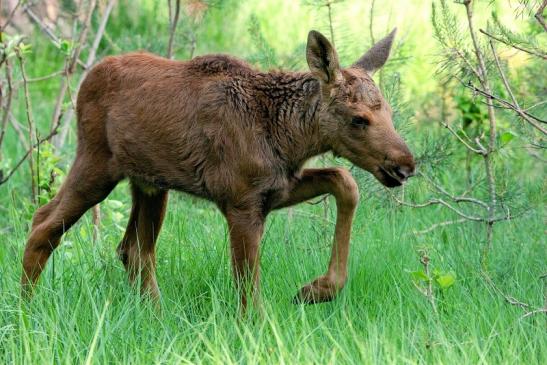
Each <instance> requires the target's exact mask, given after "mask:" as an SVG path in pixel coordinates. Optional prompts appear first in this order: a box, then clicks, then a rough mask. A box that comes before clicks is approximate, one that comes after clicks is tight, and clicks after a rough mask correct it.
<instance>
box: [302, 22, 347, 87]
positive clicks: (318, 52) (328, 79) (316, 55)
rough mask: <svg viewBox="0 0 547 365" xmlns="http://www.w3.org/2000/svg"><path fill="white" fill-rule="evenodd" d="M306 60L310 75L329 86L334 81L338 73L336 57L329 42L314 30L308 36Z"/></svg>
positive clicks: (338, 67)
mask: <svg viewBox="0 0 547 365" xmlns="http://www.w3.org/2000/svg"><path fill="white" fill-rule="evenodd" d="M306 60H307V61H308V66H309V67H310V70H311V72H312V74H313V75H314V76H315V77H317V78H319V79H320V80H321V81H322V82H324V83H326V84H331V83H334V81H336V78H337V77H338V74H339V73H340V64H339V62H338V55H337V54H336V51H335V50H334V47H333V46H332V45H331V44H330V42H329V40H328V39H327V38H326V37H325V36H324V35H323V34H321V33H319V32H317V31H315V30H312V31H310V33H309V34H308V44H307V46H306Z"/></svg>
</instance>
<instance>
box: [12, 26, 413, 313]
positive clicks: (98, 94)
mask: <svg viewBox="0 0 547 365" xmlns="http://www.w3.org/2000/svg"><path fill="white" fill-rule="evenodd" d="M394 35H395V30H393V32H391V34H389V35H388V36H387V37H386V38H384V39H382V40H381V41H379V42H378V43H377V44H375V45H374V46H373V47H372V48H371V49H370V50H369V51H368V52H366V53H365V54H364V55H363V56H362V57H361V58H360V59H359V60H358V61H357V62H355V63H354V64H353V65H352V66H350V67H348V68H341V67H340V64H339V63H338V56H337V54H336V51H335V50H334V48H333V47H332V45H331V44H330V43H329V41H328V40H327V39H326V38H325V37H324V36H323V35H322V34H320V33H318V32H316V31H311V32H310V33H309V35H308V43H307V49H306V58H307V62H308V65H309V68H310V71H311V72H301V73H294V72H279V71H276V72H267V73H265V72H260V71H257V70H255V69H253V68H252V67H251V66H249V65H248V64H246V63H245V62H243V61H241V60H238V59H236V58H232V57H229V56H225V55H208V56H202V57H196V58H194V59H192V60H190V61H185V62H179V61H172V60H168V59H164V58H161V57H157V56H154V55H150V54H145V53H133V54H127V55H123V56H116V57H107V58H105V59H104V60H103V61H102V62H101V63H99V64H98V65H97V66H95V67H94V68H93V69H92V70H91V72H90V73H89V75H88V76H87V77H86V79H85V80H84V82H83V83H82V86H81V89H80V91H79V93H78V101H77V118H78V149H77V153H76V158H75V161H74V164H73V166H72V168H71V169H70V172H69V174H68V176H67V178H66V180H65V182H64V184H63V186H62V187H61V189H60V190H59V193H58V194H57V196H55V198H54V199H53V200H51V202H49V203H48V204H47V205H45V206H43V207H41V208H39V209H38V210H37V212H36V214H35V216H34V219H33V222H32V231H31V233H30V236H29V239H28V243H27V245H26V248H25V252H24V257H23V273H22V278H21V282H22V291H23V294H24V295H26V296H29V295H30V294H31V292H32V288H33V286H34V284H35V283H36V281H37V279H38V277H39V276H40V273H41V271H42V269H43V268H44V266H45V264H46V261H47V260H48V257H49V256H50V255H51V253H52V251H53V250H54V249H55V248H56V247H57V246H58V245H59V242H60V238H61V235H62V234H63V233H64V232H66V231H67V230H68V229H69V228H70V227H71V226H72V225H73V224H74V223H75V222H76V221H77V220H78V219H79V218H80V217H81V215H82V214H83V213H84V212H86V211H87V210H88V209H89V208H90V207H92V206H94V205H95V204H98V203H99V202H101V201H102V200H103V199H105V198H106V197H107V196H108V194H109V193H110V192H111V191H112V189H113V188H114V187H115V186H116V184H117V183H118V182H119V181H120V180H122V179H124V178H127V179H129V180H130V182H131V190H132V194H133V207H132V210H131V214H130V217H129V223H128V224H127V230H126V232H125V235H124V237H123V239H122V241H121V243H120V244H119V246H118V249H117V251H118V253H119V256H120V258H121V260H122V261H123V264H124V266H125V268H126V270H127V272H128V274H129V278H130V281H132V282H133V281H135V279H136V278H137V276H138V275H140V276H141V283H142V288H141V290H142V292H143V293H144V294H146V295H149V296H151V297H152V298H158V297H159V290H158V285H157V283H156V277H155V266H156V262H155V244H156V240H157V237H158V234H159V232H160V229H161V225H162V221H163V218H164V215H165V208H166V205H167V193H168V190H170V189H174V190H179V191H183V192H186V193H189V194H192V195H195V196H198V197H200V198H204V199H207V200H210V201H212V202H214V203H215V204H216V205H217V206H218V208H219V209H220V211H221V212H222V213H223V214H224V216H225V217H226V220H227V222H228V227H229V234H230V243H231V255H232V264H233V272H234V276H235V281H236V285H237V287H238V289H239V290H240V294H241V301H242V305H243V307H245V306H246V305H247V293H248V292H249V293H250V295H251V296H252V297H253V299H256V298H257V297H258V289H257V288H258V278H259V262H258V259H259V246H260V245H259V243H260V239H261V236H262V232H263V229H264V221H265V219H266V216H267V215H268V213H270V212H271V211H272V210H275V209H280V208H284V207H288V206H292V205H295V204H298V203H301V202H303V201H306V200H309V199H311V198H314V197H317V196H320V195H323V194H332V195H333V196H334V197H335V198H336V207H337V219H336V228H335V233H334V243H333V247H332V254H331V259H330V263H329V266H328V269H327V272H326V273H325V274H324V275H323V276H321V277H319V278H317V279H315V280H314V281H312V282H311V283H310V284H308V285H306V286H304V287H303V288H302V289H301V290H300V291H299V293H298V294H297V299H298V300H300V301H302V302H306V303H315V302H322V301H329V300H331V299H333V298H334V297H335V295H336V294H337V292H339V291H340V289H342V287H343V286H344V284H345V282H346V276H347V259H348V253H349V243H350V233H351V225H352V219H353V216H354V212H355V208H356V206H357V202H358V197H359V194H358V188H357V184H356V183H355V180H354V179H353V178H352V176H351V175H350V173H349V172H348V171H346V170H344V169H342V168H322V169H304V168H303V165H304V163H305V162H306V161H307V160H308V159H310V158H311V157H313V156H317V155H319V154H322V153H325V152H327V151H332V152H333V153H334V154H336V155H339V156H342V157H344V158H346V159H348V160H349V161H351V162H352V163H354V164H355V165H357V166H359V167H360V168H363V169H365V170H367V171H369V172H370V173H372V174H373V175H374V176H375V177H376V178H377V179H378V180H379V181H380V182H381V183H382V184H384V185H385V186H388V187H394V186H399V185H401V184H402V183H403V182H405V180H406V179H407V178H408V177H409V176H412V175H413V173H414V161H413V157H412V154H411V153H410V151H409V149H408V148H407V146H406V145H405V143H404V142H403V140H402V139H401V138H400V137H399V135H398V134H397V132H396V131H395V129H394V127H393V123H392V120H391V114H392V112H391V109H390V106H389V105H388V104H387V102H386V101H385V100H384V98H383V97H382V95H381V93H380V91H379V90H378V88H377V87H376V86H375V84H374V82H373V80H372V78H371V75H372V74H373V73H374V72H375V71H376V70H377V69H379V68H380V67H382V66H383V65H384V63H385V62H386V60H387V58H388V56H389V52H390V48H391V44H392V42H393V37H394Z"/></svg>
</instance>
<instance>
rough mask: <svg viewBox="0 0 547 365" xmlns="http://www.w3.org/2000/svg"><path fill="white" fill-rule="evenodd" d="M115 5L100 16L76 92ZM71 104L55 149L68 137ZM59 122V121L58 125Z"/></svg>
mask: <svg viewBox="0 0 547 365" xmlns="http://www.w3.org/2000/svg"><path fill="white" fill-rule="evenodd" d="M115 5H116V0H110V1H109V2H108V5H107V7H106V9H105V12H104V13H103V15H102V18H101V23H100V25H99V28H98V29H97V32H96V33H95V38H94V40H93V45H92V48H91V50H90V51H89V54H88V57H87V60H86V63H85V64H86V68H85V69H84V71H83V72H82V74H81V75H80V79H79V81H78V85H77V90H79V89H80V86H81V85H82V82H83V81H84V79H85V78H86V76H87V74H88V73H89V71H91V66H92V65H93V63H94V62H95V58H96V56H97V49H98V47H99V44H100V43H101V39H102V38H103V36H104V34H105V30H106V25H107V23H108V19H109V18H110V13H111V12H112V9H113V8H114V6H115ZM69 92H70V90H69ZM71 100H72V97H71ZM72 103H73V107H72V108H71V109H69V110H68V112H67V113H66V116H65V118H64V119H65V121H64V123H63V126H62V128H61V131H60V133H59V135H58V136H57V137H56V141H55V146H56V147H57V148H60V147H62V146H63V145H64V143H65V140H66V137H67V135H68V131H69V128H70V121H71V120H72V116H73V115H74V102H72ZM60 122H61V121H60V120H59V123H60Z"/></svg>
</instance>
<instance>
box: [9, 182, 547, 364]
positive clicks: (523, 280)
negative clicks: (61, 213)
mask: <svg viewBox="0 0 547 365" xmlns="http://www.w3.org/2000/svg"><path fill="white" fill-rule="evenodd" d="M127 190H128V189H127V186H123V185H122V186H121V187H119V188H118V189H117V190H116V191H115V193H114V194H113V198H115V199H119V200H120V201H121V202H122V203H123V208H121V210H120V211H121V212H122V214H123V215H124V216H127V210H128V208H129V203H128V198H127V195H128V194H127ZM363 190H364V189H363ZM109 206H111V205H109V204H108V202H107V203H106V204H103V207H104V208H103V210H105V211H108V210H109V209H110V208H109ZM333 206H334V205H333V204H332V203H331V204H330V207H333ZM6 210H7V215H8V217H7V222H8V230H7V231H5V232H3V234H2V238H1V241H2V245H1V249H0V268H1V276H0V291H1V293H2V296H1V297H0V344H1V345H0V362H1V363H16V364H17V363H51V362H55V363H82V362H84V361H86V359H89V360H90V361H91V363H95V364H104V363H112V362H121V363H135V364H138V363H187V362H191V363H272V362H273V363H393V364H402V363H450V364H462V363H471V364H476V363H488V364H516V363H520V364H536V363H537V364H539V363H541V362H542V360H541V359H543V360H544V359H545V358H547V345H546V344H547V335H546V332H545V325H546V319H545V316H544V315H541V314H540V315H535V316H532V317H528V318H524V319H522V318H521V317H522V315H523V313H524V312H523V311H522V309H520V308H517V307H514V306H510V305H508V304H507V303H505V302H504V301H503V300H502V298H501V297H500V296H498V295H497V294H496V293H494V292H492V290H491V289H490V288H489V287H488V286H487V285H486V284H485V283H484V281H483V280H482V279H481V277H480V275H479V274H478V270H477V267H478V263H477V261H478V257H477V252H478V247H479V245H480V240H481V237H482V228H481V227H480V226H476V225H474V224H473V223H468V224H466V225H455V226H449V227H446V228H442V229H438V230H436V231H434V232H433V233H431V234H429V235H427V236H425V237H424V236H416V235H414V234H413V233H412V232H413V231H414V230H417V229H420V228H424V227H427V226H428V225H429V222H433V221H437V220H438V219H442V217H443V214H444V213H443V211H442V210H429V211H417V210H398V209H395V208H393V207H389V204H388V205H386V202H385V201H383V200H382V199H379V198H374V197H372V198H369V199H368V201H367V200H365V199H363V201H362V203H361V205H360V207H359V210H358V215H357V219H356V222H355V225H354V230H353V240H352V252H351V261H350V268H349V282H348V284H347V286H346V288H345V289H344V290H343V291H342V293H341V295H340V296H339V297H338V298H337V299H336V300H335V301H334V302H331V303H326V304H320V305H314V306H303V305H293V304H291V299H292V297H293V296H294V294H295V293H296V291H297V289H298V288H299V287H300V286H301V285H302V284H304V283H305V282H307V281H309V280H310V279H312V278H314V277H315V276H317V275H320V274H321V273H322V272H323V271H324V270H325V268H326V263H327V260H328V255H329V250H330V242H331V236H332V231H333V225H332V224H331V223H330V221H332V219H333V212H332V211H330V210H329V214H328V218H327V219H326V220H327V221H325V218H324V213H323V208H322V206H321V205H318V206H311V205H302V206H299V207H298V208H296V209H295V210H294V211H293V213H292V215H290V216H289V215H288V214H287V212H286V211H285V212H278V213H275V214H272V216H271V217H270V219H269V220H268V224H267V228H266V233H265V237H264V240H263V243H262V248H263V250H262V298H263V302H264V303H263V305H264V314H263V316H262V317H258V316H253V317H251V318H243V319H242V318H240V317H239V314H238V308H237V303H238V302H237V297H236V293H235V290H234V288H233V285H232V280H231V273H230V267H229V258H228V243H227V230H226V227H225V225H224V222H223V218H222V216H221V215H220V214H219V213H218V212H217V211H216V209H215V208H214V207H213V206H211V205H209V204H207V203H204V202H201V201H194V200H192V199H190V198H188V197H186V196H184V195H182V194H177V193H172V194H171V201H170V204H169V213H168V216H167V219H166V222H165V226H164V229H163V231H162V233H161V235H160V239H159V243H158V255H157V257H158V280H159V283H160V287H161V290H162V304H161V311H160V312H157V311H155V310H154V309H153V308H152V307H151V306H150V305H149V304H148V303H146V302H143V301H141V300H140V299H139V296H138V294H137V293H136V291H135V290H133V289H131V287H130V286H129V284H127V281H126V279H125V273H124V270H123V266H122V264H121V262H119V261H118V259H117V258H116V257H115V247H116V245H117V243H118V240H119V239H120V238H121V234H122V232H121V230H120V229H118V228H116V226H115V224H114V223H115V222H114V221H112V220H111V219H110V218H109V216H108V214H107V215H106V217H105V221H104V225H103V227H102V232H101V239H100V241H99V242H98V243H96V244H95V245H93V244H92V243H91V242H90V240H89V236H90V232H91V223H90V219H89V217H87V216H86V217H85V218H84V219H83V220H82V221H81V222H80V223H79V224H78V225H76V226H75V227H74V228H73V229H72V230H71V231H70V232H69V233H68V234H67V235H66V236H65V238H64V241H63V244H62V245H61V247H60V248H59V249H58V250H57V251H56V252H55V255H54V262H53V260H50V262H49V264H48V266H47V268H46V270H45V271H44V274H43V276H42V278H41V281H40V285H39V288H38V289H37V291H36V294H35V297H34V299H33V301H32V302H31V303H21V302H20V299H19V275H20V260H21V253H22V249H23V245H24V241H25V235H26V232H27V226H28V221H26V218H24V219H21V217H22V216H25V215H24V214H23V215H22V213H21V211H20V210H16V209H14V208H13V205H12V206H8V207H7V208H6ZM2 214H5V213H4V212H2ZM542 227H543V226H542V222H541V218H540V217H531V218H529V219H527V220H521V221H514V222H509V223H505V224H500V225H498V226H497V230H496V239H495V247H494V249H493V254H492V259H491V268H492V275H493V277H494V278H495V280H496V281H497V282H498V284H499V285H500V286H501V287H503V288H504V290H507V291H508V292H509V293H510V294H511V295H513V296H515V297H516V298H520V299H523V300H525V301H527V302H530V303H533V304H535V305H538V306H540V305H541V304H542V300H543V298H542V296H543V292H542V287H541V282H540V281H539V280H538V276H539V275H540V274H541V272H542V271H541V270H544V269H545V259H546V257H545V256H546V255H545V241H544V239H543V237H542V230H543V228H542ZM421 248H427V250H428V252H429V255H430V257H431V263H432V266H433V267H437V268H439V269H442V270H445V271H451V272H453V273H455V275H456V277H457V280H456V283H455V284H454V286H452V287H451V288H449V289H448V290H446V291H445V292H444V293H443V294H442V295H439V296H438V297H437V299H438V308H439V314H438V316H436V315H435V314H434V313H433V311H432V309H431V306H430V305H429V303H428V302H427V300H426V298H425V297H424V296H423V295H422V294H420V293H419V292H418V291H417V290H416V288H414V286H413V284H412V280H411V276H410V274H409V272H410V271H414V270H417V269H419V268H420V263H419V257H418V254H417V250H418V249H421ZM94 339H95V340H94Z"/></svg>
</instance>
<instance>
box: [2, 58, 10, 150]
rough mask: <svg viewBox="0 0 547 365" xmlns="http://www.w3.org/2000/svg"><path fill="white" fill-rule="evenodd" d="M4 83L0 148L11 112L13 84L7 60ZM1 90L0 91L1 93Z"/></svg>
mask: <svg viewBox="0 0 547 365" xmlns="http://www.w3.org/2000/svg"><path fill="white" fill-rule="evenodd" d="M5 64H6V82H7V84H8V93H7V95H6V96H7V98H6V103H5V105H2V107H3V114H2V122H1V124H0V147H1V146H2V143H3V142H4V136H5V135H6V129H7V125H8V119H9V113H10V110H11V103H12V101H13V82H12V78H11V72H12V69H11V63H10V62H9V60H7V59H6V61H5ZM1 91H2V90H0V92H1ZM1 95H2V98H3V97H4V94H3V93H2V94H1Z"/></svg>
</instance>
